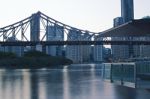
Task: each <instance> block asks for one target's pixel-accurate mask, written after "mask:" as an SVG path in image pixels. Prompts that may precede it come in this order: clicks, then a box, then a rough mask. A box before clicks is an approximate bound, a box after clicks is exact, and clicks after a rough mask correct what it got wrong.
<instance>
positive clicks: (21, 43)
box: [0, 41, 150, 46]
mask: <svg viewBox="0 0 150 99" xmlns="http://www.w3.org/2000/svg"><path fill="white" fill-rule="evenodd" d="M38 44H41V45H45V46H46V45H150V41H15V42H0V45H1V46H35V45H38Z"/></svg>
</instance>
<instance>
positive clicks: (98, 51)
mask: <svg viewBox="0 0 150 99" xmlns="http://www.w3.org/2000/svg"><path fill="white" fill-rule="evenodd" d="M99 40H102V38H100V37H99V36H94V41H99ZM93 51H94V52H93V53H94V54H93V59H94V62H103V45H94V49H93Z"/></svg>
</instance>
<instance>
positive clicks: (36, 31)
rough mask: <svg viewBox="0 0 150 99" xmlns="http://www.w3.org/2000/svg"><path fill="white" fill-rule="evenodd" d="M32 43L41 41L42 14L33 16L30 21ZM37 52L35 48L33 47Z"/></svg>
mask: <svg viewBox="0 0 150 99" xmlns="http://www.w3.org/2000/svg"><path fill="white" fill-rule="evenodd" d="M30 41H40V12H38V13H36V14H33V15H32V19H31V21H30ZM31 49H32V50H36V47H35V46H32V47H31Z"/></svg>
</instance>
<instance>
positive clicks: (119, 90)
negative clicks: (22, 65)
mask: <svg viewBox="0 0 150 99" xmlns="http://www.w3.org/2000/svg"><path fill="white" fill-rule="evenodd" d="M0 99H150V92H149V91H147V90H144V89H134V88H129V87H123V86H118V85H114V84H111V83H109V82H106V81H104V80H103V79H102V77H101V65H95V64H84V65H81V64H77V65H71V66H63V67H62V68H58V69H46V68H42V69H34V70H33V69H13V70H11V69H0Z"/></svg>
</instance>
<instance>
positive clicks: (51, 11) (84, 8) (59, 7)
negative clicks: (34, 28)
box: [0, 0, 150, 32]
mask: <svg viewBox="0 0 150 99" xmlns="http://www.w3.org/2000/svg"><path fill="white" fill-rule="evenodd" d="M149 5H150V0H134V9H135V18H136V19H139V18H141V17H143V16H147V15H150V6H149ZM120 6H121V4H120V0H0V27H3V26H6V25H9V24H12V23H14V22H17V21H20V20H21V19H24V18H26V17H28V16H30V15H31V14H32V13H35V12H37V11H41V12H43V13H45V14H46V15H48V16H49V17H52V18H54V19H56V20H58V21H60V22H63V23H65V24H68V25H71V26H74V27H76V28H80V29H84V30H89V31H93V32H100V31H103V30H105V29H108V28H111V27H112V25H113V18H115V17H118V16H120V13H121V12H120V9H121V8H120Z"/></svg>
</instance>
